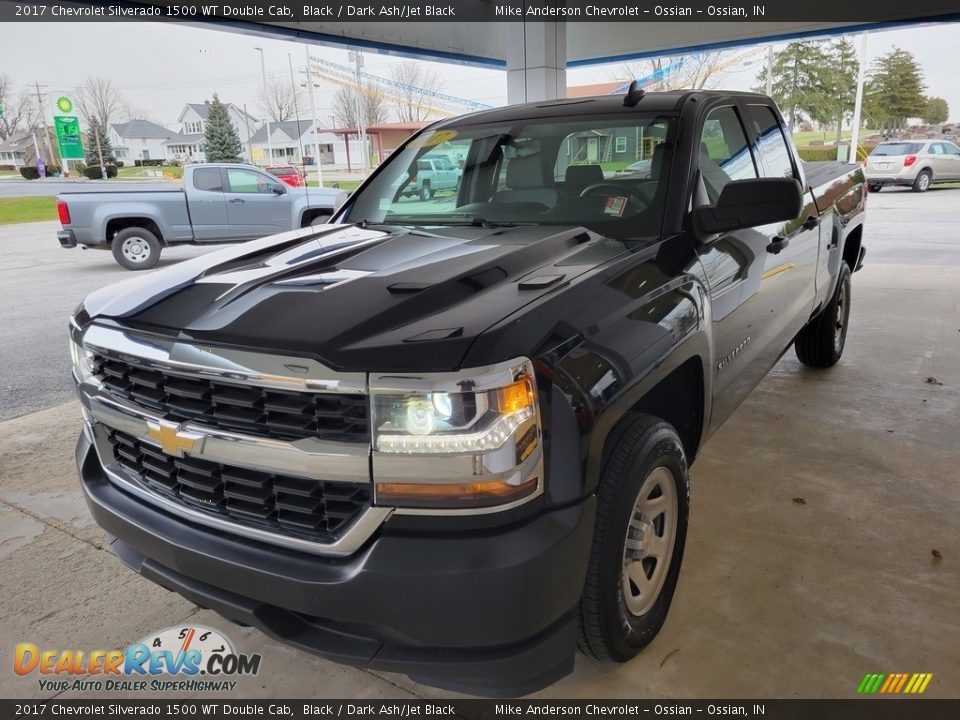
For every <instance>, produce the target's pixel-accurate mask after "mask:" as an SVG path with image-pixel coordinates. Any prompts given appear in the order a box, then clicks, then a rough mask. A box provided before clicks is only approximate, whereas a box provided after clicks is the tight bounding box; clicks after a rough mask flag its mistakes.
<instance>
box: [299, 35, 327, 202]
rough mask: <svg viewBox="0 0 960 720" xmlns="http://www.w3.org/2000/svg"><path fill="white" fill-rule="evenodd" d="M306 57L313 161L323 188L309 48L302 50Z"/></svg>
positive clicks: (318, 180) (319, 182)
mask: <svg viewBox="0 0 960 720" xmlns="http://www.w3.org/2000/svg"><path fill="white" fill-rule="evenodd" d="M303 52H304V54H305V55H306V56H307V91H308V92H309V93H310V126H311V129H312V130H313V133H312V134H313V159H314V162H315V163H316V165H317V186H318V187H323V168H321V167H320V138H318V137H317V133H318V131H319V130H320V128H319V127H317V106H316V104H314V102H313V70H312V69H311V68H310V48H308V47H306V46H305V47H304V48H303Z"/></svg>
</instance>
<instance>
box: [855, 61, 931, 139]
mask: <svg viewBox="0 0 960 720" xmlns="http://www.w3.org/2000/svg"><path fill="white" fill-rule="evenodd" d="M925 89H926V86H925V85H924V83H923V71H922V70H921V68H920V63H918V62H917V59H916V58H915V57H914V56H913V54H912V53H909V52H907V51H906V50H901V49H900V48H897V47H895V48H893V49H892V50H891V51H890V52H888V53H887V54H886V55H881V56H880V57H879V58H877V59H876V60H875V61H874V64H873V69H872V72H871V77H870V82H869V83H868V85H867V88H866V98H867V100H866V102H867V107H868V109H869V112H870V114H871V115H872V116H873V119H874V120H875V121H877V122H878V123H879V124H880V126H881V127H882V128H883V129H884V130H893V129H898V128H902V127H903V126H904V125H905V124H906V122H907V118H912V117H920V116H921V115H923V114H924V112H925V111H926V107H927V101H926V98H925V97H924V94H923V91H924V90H925Z"/></svg>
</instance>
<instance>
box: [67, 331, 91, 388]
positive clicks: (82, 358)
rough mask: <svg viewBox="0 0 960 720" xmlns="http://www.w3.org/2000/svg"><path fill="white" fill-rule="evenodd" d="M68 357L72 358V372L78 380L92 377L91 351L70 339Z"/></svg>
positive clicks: (82, 380) (81, 380)
mask: <svg viewBox="0 0 960 720" xmlns="http://www.w3.org/2000/svg"><path fill="white" fill-rule="evenodd" d="M70 358H71V359H72V360H73V372H74V373H75V374H76V376H77V380H78V381H79V382H84V381H85V380H89V379H90V378H91V377H93V353H92V352H90V351H89V350H87V349H86V348H85V347H82V346H81V345H78V344H77V342H76V341H75V340H73V338H71V339H70Z"/></svg>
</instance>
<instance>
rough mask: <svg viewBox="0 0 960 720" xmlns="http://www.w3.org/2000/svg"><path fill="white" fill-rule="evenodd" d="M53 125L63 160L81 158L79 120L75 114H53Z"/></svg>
mask: <svg viewBox="0 0 960 720" xmlns="http://www.w3.org/2000/svg"><path fill="white" fill-rule="evenodd" d="M71 107H72V105H71ZM53 127H54V130H55V132H56V134H57V145H58V146H59V148H60V157H62V158H63V159H64V160H83V158H84V154H83V141H82V140H81V139H80V122H79V121H78V120H77V117H76V115H55V116H54V117H53Z"/></svg>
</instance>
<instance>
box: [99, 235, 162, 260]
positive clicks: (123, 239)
mask: <svg viewBox="0 0 960 720" xmlns="http://www.w3.org/2000/svg"><path fill="white" fill-rule="evenodd" d="M110 249H111V250H112V251H113V258H114V260H116V261H117V262H118V263H119V264H120V265H122V266H123V267H125V268H126V269H127V270H149V269H150V268H152V267H154V266H155V265H156V264H157V263H158V262H159V261H160V241H159V240H158V239H157V236H156V235H154V234H153V233H152V232H150V231H149V230H147V229H146V228H141V227H131V228H125V229H124V230H121V231H120V232H118V233H117V234H116V235H114V236H113V241H112V242H111V243H110Z"/></svg>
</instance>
